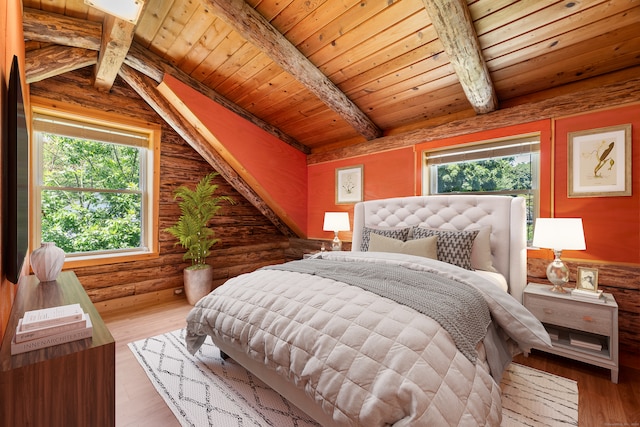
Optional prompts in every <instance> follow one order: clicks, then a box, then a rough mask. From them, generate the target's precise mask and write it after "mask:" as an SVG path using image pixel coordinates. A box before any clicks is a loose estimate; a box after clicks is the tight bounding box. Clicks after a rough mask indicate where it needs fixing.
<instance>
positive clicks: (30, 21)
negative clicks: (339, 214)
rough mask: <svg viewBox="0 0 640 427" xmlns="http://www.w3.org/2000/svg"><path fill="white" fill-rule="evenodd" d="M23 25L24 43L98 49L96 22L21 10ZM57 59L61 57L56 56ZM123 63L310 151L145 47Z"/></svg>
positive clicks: (75, 57)
mask: <svg viewBox="0 0 640 427" xmlns="http://www.w3.org/2000/svg"><path fill="white" fill-rule="evenodd" d="M23 21H24V22H23V27H24V38H25V40H32V41H37V42H41V43H54V44H58V45H63V46H71V47H78V48H84V49H89V50H91V51H99V50H100V48H101V40H102V24H101V23H99V22H93V21H86V20H84V19H77V18H71V17H68V16H64V15H59V14H55V13H49V12H42V11H40V10H37V9H30V8H25V9H24V16H23ZM42 54H45V53H42ZM37 55H38V54H34V60H38V57H37ZM85 55H86V56H87V57H92V54H91V53H89V52H86V53H85ZM81 56H82V55H81V54H79V53H73V54H72V58H69V60H67V61H66V62H67V63H66V64H63V65H56V64H53V63H52V64H47V66H48V67H49V68H50V69H49V70H48V71H47V73H48V74H47V77H53V76H54V75H57V74H55V73H56V72H57V73H58V74H62V73H64V72H66V71H69V70H67V69H65V67H70V65H69V64H68V62H73V61H77V64H79V63H80V62H81V58H80V57H81ZM96 56H97V55H96ZM57 58H61V57H59V56H58V57H57ZM51 59H52V60H54V59H56V58H54V57H51ZM26 62H27V65H26V66H27V70H29V68H30V66H31V64H29V52H27V58H26ZM93 63H94V64H95V63H96V62H95V61H94V62H93ZM124 63H125V64H127V65H129V66H130V67H132V68H134V69H135V70H137V71H139V72H141V73H143V74H145V75H147V76H149V77H151V78H152V79H154V80H155V81H156V82H158V83H160V82H162V80H163V79H164V75H165V73H167V74H169V75H171V76H173V77H175V78H176V79H178V80H180V81H181V82H183V83H185V84H186V85H188V86H191V87H192V88H193V89H195V90H197V91H199V92H200V93H202V94H203V95H205V96H207V97H208V98H209V99H211V100H212V101H214V102H216V103H218V104H220V105H222V106H223V107H225V108H226V109H228V110H229V111H232V112H234V113H235V114H237V115H239V116H240V117H243V118H244V119H246V120H248V121H249V122H251V123H253V124H254V125H256V126H258V127H259V128H261V129H263V130H264V131H266V132H268V133H270V134H271V135H273V136H275V137H276V138H278V139H280V140H281V141H283V142H286V143H287V144H289V145H291V146H292V147H294V148H296V149H297V150H300V151H301V152H303V153H305V154H310V153H311V149H310V148H309V147H307V146H305V145H302V144H301V143H300V142H298V141H297V140H296V139H295V138H293V137H291V136H289V135H287V134H286V133H284V132H282V131H281V130H280V129H278V128H277V127H275V126H273V125H271V124H269V123H267V122H265V121H264V120H262V119H260V118H258V117H256V116H255V115H253V114H252V113H250V112H249V111H247V110H245V109H244V108H242V107H240V106H239V105H237V104H234V103H233V102H231V101H229V100H228V99H226V98H225V97H223V96H222V95H220V94H219V93H217V92H216V91H214V90H213V89H211V88H209V87H207V86H205V85H204V84H202V83H201V82H199V81H197V80H196V79H194V78H192V77H191V76H189V75H188V74H186V73H184V72H183V71H182V70H180V69H179V68H177V67H175V66H174V65H172V64H170V63H168V62H167V61H165V60H164V59H162V58H160V57H159V56H158V55H156V54H154V53H153V52H151V51H150V50H148V49H146V48H145V47H142V46H141V45H139V44H138V43H136V42H133V43H132V44H131V46H130V48H129V49H128V52H127V55H126V57H125V59H124ZM87 65H92V64H87ZM41 66H42V65H40V64H33V68H34V71H33V73H34V74H33V76H32V77H33V78H38V77H37V72H36V71H35V70H37V69H38V68H39V67H41ZM41 72H42V73H44V72H45V71H44V70H42V71H41ZM27 78H29V76H27ZM27 81H28V80H27Z"/></svg>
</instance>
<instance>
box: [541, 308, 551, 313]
mask: <svg viewBox="0 0 640 427" xmlns="http://www.w3.org/2000/svg"><path fill="white" fill-rule="evenodd" d="M542 311H544V314H553V310H551V309H550V308H543V309H542Z"/></svg>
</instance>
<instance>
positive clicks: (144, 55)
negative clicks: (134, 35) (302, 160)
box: [125, 42, 311, 154]
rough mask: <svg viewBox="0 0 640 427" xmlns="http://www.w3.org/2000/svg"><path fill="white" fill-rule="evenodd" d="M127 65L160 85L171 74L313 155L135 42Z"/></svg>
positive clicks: (280, 132)
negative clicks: (165, 76) (166, 75)
mask: <svg viewBox="0 0 640 427" xmlns="http://www.w3.org/2000/svg"><path fill="white" fill-rule="evenodd" d="M125 64H127V65H129V66H130V67H131V68H133V69H135V70H137V71H139V72H141V73H143V74H145V75H147V76H149V77H151V78H152V79H154V80H155V81H156V82H158V83H160V82H162V80H163V79H164V75H165V74H169V75H170V76H172V77H174V78H176V79H177V80H180V81H181V82H182V83H184V84H186V85H187V86H190V87H192V88H193V89H195V90H196V91H198V92H200V93H201V94H203V95H204V96H206V97H207V98H209V99H211V100H212V101H214V102H216V103H218V104H220V105H222V106H223V107H225V108H226V109H227V110H229V111H232V112H234V113H236V114H237V115H239V116H240V117H242V118H244V119H246V120H248V121H249V122H251V123H253V124H254V125H256V126H258V127H259V128H261V129H263V130H264V131H266V132H268V133H270V134H271V135H273V136H275V137H276V138H278V139H280V140H281V141H283V142H286V143H287V144H289V145H291V146H292V147H294V148H295V149H297V150H299V151H301V152H303V153H305V154H309V153H311V149H310V148H309V147H307V146H306V145H302V144H301V143H300V142H298V141H297V140H296V139H295V138H293V137H291V136H290V135H288V134H286V133H284V132H282V131H281V130H280V129H278V128H277V127H275V126H273V125H272V124H270V123H267V122H265V121H264V120H262V119H260V118H259V117H256V116H254V115H253V114H252V113H250V112H249V111H247V110H245V109H244V108H242V107H240V106H239V105H237V104H234V103H233V102H231V101H229V100H228V99H227V98H225V97H224V96H222V95H220V94H219V93H218V92H216V91H215V90H213V89H211V88H210V87H208V86H206V85H205V84H204V83H202V82H200V81H198V80H196V79H194V78H193V77H191V76H189V75H188V74H187V73H185V72H183V71H182V70H180V69H179V68H177V67H175V66H174V65H172V64H169V63H168V62H167V61H165V60H164V59H162V58H160V57H159V56H158V55H156V54H155V53H153V52H151V51H150V50H149V49H147V48H145V47H143V46H141V45H140V44H138V43H136V42H133V44H132V45H131V48H130V49H129V53H128V54H127V57H126V58H125Z"/></svg>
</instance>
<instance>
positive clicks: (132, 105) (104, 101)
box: [31, 70, 289, 312]
mask: <svg viewBox="0 0 640 427" xmlns="http://www.w3.org/2000/svg"><path fill="white" fill-rule="evenodd" d="M91 79H92V76H91V74H90V70H87V71H76V72H73V73H66V74H64V75H62V76H58V77H55V78H51V79H47V80H44V81H41V82H37V83H33V84H31V95H32V96H38V97H42V98H47V99H50V100H53V101H62V102H65V103H71V104H75V105H79V106H83V107H87V108H91V109H96V110H101V111H106V112H116V113H118V114H121V115H123V116H130V117H135V118H138V119H141V120H146V121H149V122H152V123H158V124H160V125H161V126H162V141H161V157H160V218H159V243H160V257H158V258H156V259H150V260H142V261H135V262H127V263H118V264H111V265H100V266H94V267H82V268H75V269H74V271H75V273H76V275H77V276H78V278H79V279H80V281H81V282H82V284H83V286H84V287H85V289H86V290H87V293H88V294H89V296H90V297H91V299H92V301H93V302H94V303H96V305H97V306H98V308H99V309H100V310H101V311H103V312H104V311H109V310H112V309H116V308H121V307H130V306H132V305H135V304H140V303H150V302H154V301H160V300H165V299H169V298H175V297H182V295H180V294H176V291H177V292H180V290H181V288H182V286H183V282H182V269H183V268H184V267H186V266H187V265H189V264H188V263H185V262H183V260H182V255H183V253H184V251H183V249H182V248H181V247H180V246H175V245H174V243H175V242H176V240H175V239H174V238H173V237H172V236H171V235H170V234H168V233H166V232H164V231H163V230H164V229H165V228H166V227H169V226H170V225H172V224H173V222H174V221H175V220H176V219H177V217H178V215H179V213H180V212H179V209H178V206H177V203H176V202H175V201H174V200H173V190H174V189H175V188H176V187H178V186H179V185H183V184H186V185H189V186H194V185H195V184H196V183H197V181H198V180H200V178H201V177H202V176H204V175H206V174H207V173H209V172H211V171H212V170H213V169H212V168H211V166H209V164H207V163H206V162H205V161H204V160H203V159H202V157H201V156H200V155H199V154H197V153H196V152H195V151H194V150H193V149H192V148H191V147H190V146H189V145H188V144H187V143H186V142H185V141H184V140H183V139H182V138H181V137H180V136H179V135H178V134H176V133H175V132H174V131H173V130H172V129H171V128H170V127H169V126H168V125H167V124H166V123H165V122H164V121H163V120H162V119H161V118H160V117H159V116H158V115H157V114H156V113H155V112H154V111H153V110H152V109H150V108H149V107H148V105H147V104H146V103H145V102H144V101H142V100H141V99H140V98H139V97H138V95H137V94H136V93H135V92H133V91H132V90H131V89H130V88H129V87H128V86H127V85H126V84H125V83H123V82H122V81H121V80H120V79H119V78H118V79H117V80H116V84H115V85H114V87H113V89H112V90H111V91H110V92H109V93H105V92H100V91H97V90H95V89H94V88H93V87H92V81H91ZM216 183H217V184H218V185H219V189H218V194H219V195H228V196H230V197H232V198H233V199H234V200H235V201H236V204H235V205H232V206H231V205H226V204H225V206H224V207H223V209H221V210H220V215H218V216H217V217H216V218H215V219H214V221H213V224H212V226H213V228H214V230H215V232H216V236H217V237H219V238H220V239H221V242H220V243H218V244H217V245H216V246H215V247H214V249H213V255H212V256H211V257H210V258H209V260H208V262H209V263H210V264H212V265H213V267H214V269H215V273H214V281H215V285H219V284H221V283H223V282H224V281H225V280H226V279H227V278H229V277H232V276H236V275H238V274H240V273H244V272H248V271H253V270H255V269H256V268H258V267H261V266H263V265H267V264H274V263H279V262H283V261H284V259H285V250H286V248H287V247H288V245H289V243H288V239H287V238H286V237H284V236H283V235H282V233H280V232H279V231H278V230H277V228H276V227H275V226H274V225H273V224H272V223H271V222H270V221H269V220H268V219H267V218H266V217H265V216H264V215H262V214H261V213H260V212H259V211H258V210H257V209H256V208H255V207H254V206H253V205H251V204H250V203H249V202H248V201H247V200H246V199H245V198H243V197H242V196H241V195H239V194H238V193H237V192H236V191H235V189H233V188H232V187H231V185H229V184H228V183H227V182H226V181H224V180H223V179H222V178H220V177H218V178H217V180H216Z"/></svg>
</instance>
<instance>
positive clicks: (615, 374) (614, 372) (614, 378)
mask: <svg viewBox="0 0 640 427" xmlns="http://www.w3.org/2000/svg"><path fill="white" fill-rule="evenodd" d="M611 382H612V383H614V384H618V369H612V370H611Z"/></svg>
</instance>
